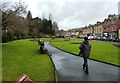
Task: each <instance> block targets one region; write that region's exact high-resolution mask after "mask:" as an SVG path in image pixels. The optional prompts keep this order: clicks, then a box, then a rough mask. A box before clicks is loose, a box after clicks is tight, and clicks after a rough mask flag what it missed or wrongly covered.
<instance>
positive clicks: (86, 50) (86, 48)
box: [79, 37, 91, 74]
mask: <svg viewBox="0 0 120 83" xmlns="http://www.w3.org/2000/svg"><path fill="white" fill-rule="evenodd" d="M79 49H80V50H81V52H82V56H83V59H84V64H83V69H84V70H85V72H86V73H87V74H88V73H89V72H88V57H89V56H90V50H91V45H90V43H89V41H88V38H87V37H84V41H83V43H81V45H80V47H79Z"/></svg>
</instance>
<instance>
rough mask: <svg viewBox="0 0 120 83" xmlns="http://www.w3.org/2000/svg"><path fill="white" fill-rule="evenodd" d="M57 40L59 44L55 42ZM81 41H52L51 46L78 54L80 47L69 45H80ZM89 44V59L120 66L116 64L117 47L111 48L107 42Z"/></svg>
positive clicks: (111, 45)
mask: <svg viewBox="0 0 120 83" xmlns="http://www.w3.org/2000/svg"><path fill="white" fill-rule="evenodd" d="M43 40H45V39H43ZM58 40H59V41H61V42H55V41H58ZM82 41H83V40H80V39H71V40H70V41H64V39H54V40H53V42H51V44H52V45H54V46H55V47H58V48H60V49H62V50H65V51H68V52H71V53H74V54H78V53H79V46H80V45H79V44H71V43H74V42H76V43H80V42H82ZM90 43H91V45H92V50H91V56H90V58H92V59H96V60H100V61H103V62H108V63H112V64H115V65H119V66H120V64H118V47H115V46H113V44H112V43H109V42H96V41H90ZM119 50H120V48H119Z"/></svg>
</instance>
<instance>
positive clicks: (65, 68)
mask: <svg viewBox="0 0 120 83" xmlns="http://www.w3.org/2000/svg"><path fill="white" fill-rule="evenodd" d="M45 47H46V48H47V49H48V50H49V53H50V54H52V55H51V58H52V60H53V62H54V64H55V67H56V70H57V81H118V67H116V66H112V65H108V64H104V63H101V62H96V61H93V60H89V74H88V75H87V74H86V73H85V72H84V71H83V69H82V64H83V59H82V58H81V57H78V56H74V55H72V54H69V53H66V52H64V51H61V50H59V49H57V48H55V47H53V46H51V45H50V44H49V43H48V42H45Z"/></svg>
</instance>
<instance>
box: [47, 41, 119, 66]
mask: <svg viewBox="0 0 120 83" xmlns="http://www.w3.org/2000/svg"><path fill="white" fill-rule="evenodd" d="M49 44H50V45H52V44H51V43H50V42H49ZM52 46H53V47H55V48H57V49H59V50H62V49H60V48H58V47H56V46H54V45H52ZM62 51H64V52H67V53H70V54H72V55H75V56H78V55H77V54H74V53H71V52H68V51H65V50H62ZM118 56H119V55H118ZM79 57H81V56H79ZM89 59H90V60H94V61H98V62H101V63H105V64H109V65H112V66H116V67H120V66H119V65H115V64H112V63H108V62H104V61H100V60H96V59H92V58H89ZM118 63H119V62H118Z"/></svg>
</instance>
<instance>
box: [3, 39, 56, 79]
mask: <svg viewBox="0 0 120 83" xmlns="http://www.w3.org/2000/svg"><path fill="white" fill-rule="evenodd" d="M22 74H26V75H28V77H29V78H30V79H31V80H33V81H54V68H53V65H52V62H51V60H50V58H49V56H48V55H47V54H46V55H41V54H40V53H39V46H38V45H37V42H35V41H29V40H18V41H12V42H8V43H4V44H2V81H15V80H16V79H17V78H18V77H19V76H20V75H22Z"/></svg>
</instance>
